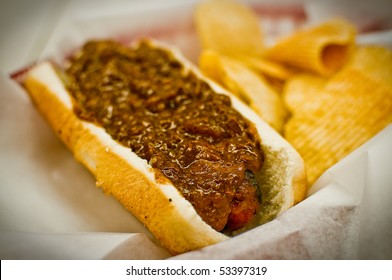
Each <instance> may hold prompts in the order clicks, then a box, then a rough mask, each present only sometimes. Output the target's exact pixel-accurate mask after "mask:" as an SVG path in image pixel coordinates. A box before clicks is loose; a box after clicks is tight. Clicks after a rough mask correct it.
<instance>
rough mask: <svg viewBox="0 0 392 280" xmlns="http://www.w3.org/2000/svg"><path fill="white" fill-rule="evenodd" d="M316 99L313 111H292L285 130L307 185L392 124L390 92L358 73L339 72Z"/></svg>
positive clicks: (314, 99)
mask: <svg viewBox="0 0 392 280" xmlns="http://www.w3.org/2000/svg"><path fill="white" fill-rule="evenodd" d="M317 95H318V98H312V100H311V101H309V103H312V107H311V108H312V110H306V111H305V110H303V109H301V110H298V111H294V113H293V116H292V118H291V119H290V120H289V121H288V123H287V124H286V125H285V130H284V135H285V137H286V139H287V140H288V141H289V142H290V143H291V144H292V145H293V146H294V147H295V148H296V149H297V150H298V152H299V153H300V154H301V156H302V157H303V159H304V161H305V163H306V166H307V171H308V180H309V183H310V184H312V183H313V182H314V181H315V180H316V179H317V178H318V177H319V176H320V175H321V174H322V173H323V172H324V171H325V170H326V169H328V168H329V167H331V166H332V165H333V164H335V163H336V162H338V161H339V160H341V159H342V158H343V157H345V156H346V155H348V154H349V153H350V152H352V151H353V150H355V149H356V148H358V147H359V146H360V145H362V144H363V143H365V142H366V141H367V140H369V139H370V138H371V137H373V136H374V135H375V134H376V133H378V132H379V131H380V130H382V129H383V128H384V127H386V126H387V125H388V124H389V123H391V122H392V91H391V90H390V89H388V88H387V87H384V86H382V85H380V84H379V83H378V82H376V81H374V80H373V79H372V78H370V77H369V76H368V75H366V74H365V73H362V72H361V71H359V70H357V69H353V68H349V69H344V70H343V71H340V72H339V73H338V74H337V75H335V76H334V77H333V78H331V79H330V80H329V81H328V82H327V83H326V84H325V86H324V88H323V89H322V90H321V91H320V92H318V93H317Z"/></svg>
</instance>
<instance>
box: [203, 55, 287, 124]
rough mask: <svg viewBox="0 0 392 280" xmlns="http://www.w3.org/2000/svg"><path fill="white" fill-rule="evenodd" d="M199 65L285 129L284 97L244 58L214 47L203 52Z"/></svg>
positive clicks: (267, 118)
mask: <svg viewBox="0 0 392 280" xmlns="http://www.w3.org/2000/svg"><path fill="white" fill-rule="evenodd" d="M199 66H200V69H201V70H202V71H203V72H204V73H205V74H206V75H207V76H209V77H210V78H212V79H215V81H217V82H218V83H220V84H221V85H222V86H223V87H225V88H227V89H228V90H230V91H231V92H232V93H234V94H236V95H237V96H238V97H239V98H240V99H242V100H243V101H244V102H245V103H247V104H248V105H249V106H250V107H251V108H252V109H254V110H255V111H256V112H257V113H258V114H259V115H260V116H261V117H262V118H263V119H264V120H266V122H267V123H269V124H270V125H271V126H272V127H274V128H275V129H276V130H277V131H281V130H282V127H283V124H284V122H285V119H286V116H287V111H286V109H285V107H284V104H283V100H282V99H281V97H280V95H279V94H278V93H277V92H275V91H274V90H273V89H272V88H271V87H270V86H269V85H268V83H267V82H266V81H265V80H264V79H263V78H262V77H261V76H260V75H258V74H257V73H255V72H253V71H252V70H251V69H249V68H248V67H247V66H246V65H244V64H242V63H241V62H240V61H237V60H235V59H231V58H228V57H226V56H223V55H220V54H218V53H217V52H214V51H211V50H209V51H204V52H203V53H202V54H201V56H200V60H199Z"/></svg>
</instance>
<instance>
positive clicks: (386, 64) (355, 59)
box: [345, 45, 392, 88]
mask: <svg viewBox="0 0 392 280" xmlns="http://www.w3.org/2000/svg"><path fill="white" fill-rule="evenodd" d="M345 68H354V69H357V70H359V71H361V72H363V73H364V74H366V75H367V76H369V77H371V78H372V79H374V80H375V81H377V82H380V83H383V84H384V85H385V86H387V87H389V88H392V52H391V51H390V50H389V49H387V48H384V47H381V46H372V45H369V46H357V47H356V48H355V51H353V54H352V56H351V58H350V59H349V61H348V63H347V64H346V65H345Z"/></svg>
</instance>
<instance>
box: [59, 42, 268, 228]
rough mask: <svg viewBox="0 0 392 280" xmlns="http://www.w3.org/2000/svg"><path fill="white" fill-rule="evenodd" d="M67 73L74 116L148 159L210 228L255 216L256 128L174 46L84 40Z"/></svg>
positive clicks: (259, 156)
mask: <svg viewBox="0 0 392 280" xmlns="http://www.w3.org/2000/svg"><path fill="white" fill-rule="evenodd" d="M66 80H67V87H68V88H69V90H70V92H71V93H72V95H73V98H74V110H75V112H76V114H77V115H78V117H79V118H81V119H83V120H86V121H90V122H94V123H96V124H97V125H100V126H101V127H103V128H104V129H105V130H106V132H107V133H108V134H110V135H111V137H112V138H113V139H115V140H116V141H118V142H119V143H121V144H122V145H124V146H126V147H129V148H130V149H132V151H133V152H135V153H136V154H137V155H138V156H139V157H141V158H143V159H145V160H147V161H148V162H149V164H150V165H151V166H152V167H153V168H154V170H156V174H163V175H164V176H165V177H166V178H167V179H169V180H170V181H171V182H172V183H173V185H174V186H175V187H176V188H177V189H178V190H179V191H180V192H181V193H182V195H183V196H184V197H185V198H186V199H187V200H188V201H190V203H191V204H192V205H193V206H194V208H195V210H196V211H197V213H198V214H199V215H200V217H201V218H202V219H203V220H204V221H205V222H206V223H208V224H209V225H211V226H212V227H213V228H214V229H216V230H218V231H222V230H235V229H238V228H241V227H242V226H244V225H245V224H247V223H248V222H249V221H250V220H251V219H252V217H253V216H254V215H255V213H256V212H257V210H258V207H259V204H260V200H261V198H260V194H259V190H258V185H259V182H258V180H257V178H256V176H255V174H256V173H257V172H259V171H260V169H261V167H262V163H263V152H262V149H261V144H260V139H259V136H258V133H257V130H256V128H255V127H254V125H253V124H252V123H251V122H250V121H249V120H247V119H245V118H244V117H243V116H242V115H241V114H240V113H239V112H237V111H236V110H235V109H234V108H233V107H232V106H231V100H230V98H229V97H228V96H226V95H224V94H218V93H216V92H214V90H212V88H211V87H210V86H209V85H208V84H207V83H206V82H204V81H202V80H201V79H199V78H198V77H197V76H196V75H195V74H194V73H193V72H192V71H189V70H186V69H184V67H183V65H182V64H181V63H180V62H179V61H178V60H177V59H176V58H175V57H174V56H173V55H172V53H170V52H169V51H167V50H164V49H162V48H159V47H155V46H152V44H151V43H149V42H148V41H141V43H140V44H139V45H138V46H137V47H135V48H129V47H127V46H125V45H122V44H120V43H117V42H114V41H89V42H87V43H86V44H85V45H84V47H83V48H82V50H81V51H80V52H78V54H77V55H74V56H73V57H72V58H71V59H70V64H69V66H68V67H67V69H66Z"/></svg>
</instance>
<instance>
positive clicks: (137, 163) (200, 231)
mask: <svg viewBox="0 0 392 280" xmlns="http://www.w3.org/2000/svg"><path fill="white" fill-rule="evenodd" d="M149 43H150V44H151V45H153V46H159V47H160V48H165V49H166V50H168V51H170V52H172V53H173V54H174V56H175V57H176V58H177V59H178V61H180V62H181V63H182V64H183V65H184V66H185V68H186V69H189V70H190V71H193V72H194V73H195V74H196V75H197V76H198V77H199V78H200V79H203V80H204V81H206V82H207V83H209V84H210V86H211V87H212V88H213V89H214V90H215V91H216V92H218V93H224V94H227V95H229V96H230V98H231V100H232V106H233V107H234V108H235V109H237V110H238V111H239V112H240V113H241V114H242V115H243V116H244V117H245V118H247V119H248V120H250V121H251V122H253V123H254V124H255V126H256V128H257V130H258V132H259V134H260V138H261V139H262V149H263V151H264V154H265V162H264V165H263V168H262V171H261V174H258V176H259V178H260V179H261V182H262V183H261V186H260V188H261V192H262V195H263V202H262V204H261V207H260V211H259V213H258V215H257V220H256V221H255V222H254V224H252V225H247V226H246V228H245V229H243V230H246V229H249V228H251V227H254V226H256V225H259V224H262V223H265V222H267V221H269V220H271V219H273V218H275V217H276V216H278V215H279V214H280V213H282V212H283V211H284V210H286V209H288V208H290V207H291V206H293V205H294V204H296V203H298V202H299V201H301V200H302V199H303V198H304V196H305V193H306V175H305V168H304V163H303V161H302V159H301V157H300V156H299V154H298V153H297V152H296V151H295V149H294V148H293V147H292V146H291V145H290V144H289V143H288V142H287V141H285V140H284V139H283V138H282V137H281V136H280V135H279V134H278V133H277V132H276V131H275V130H274V129H272V128H271V127H270V126H269V125H267V124H266V123H265V122H264V121H263V120H262V119H260V117H259V116H258V115H257V114H256V113H254V112H253V111H252V110H251V109H249V107H247V106H246V105H244V104H243V103H242V102H241V101H239V100H238V99H237V98H235V97H234V96H233V95H231V94H230V93H229V92H227V91H225V90H224V89H222V88H220V87H219V86H218V85H216V84H214V83H213V82H212V81H210V80H208V79H207V78H205V77H204V76H203V75H202V74H201V73H200V72H199V71H198V69H196V68H195V67H194V66H193V64H191V63H190V62H188V61H187V60H186V59H185V58H184V57H183V56H182V55H181V54H180V53H179V52H178V51H177V50H175V49H174V48H172V47H170V46H166V45H163V44H161V43H158V42H156V41H149ZM23 85H24V87H25V88H26V89H27V92H28V94H29V95H30V96H31V98H32V100H33V102H34V104H35V106H36V107H37V109H38V110H39V111H40V113H41V114H42V115H43V116H44V117H45V119H46V120H47V122H48V123H49V124H50V126H51V127H52V129H53V130H54V132H55V133H56V134H57V135H58V137H59V138H60V139H61V140H62V141H63V142H64V143H65V144H66V146H67V147H68V148H69V149H70V150H71V151H72V153H73V154H74V156H75V158H76V159H77V160H78V161H80V162H81V163H82V164H83V165H85V166H86V167H87V168H88V169H89V170H90V171H91V173H92V174H93V175H94V176H95V178H96V182H97V186H99V187H101V188H102V189H103V191H104V192H105V193H107V194H110V195H113V196H114V197H115V198H116V199H117V200H118V201H119V202H120V203H121V204H122V205H123V206H124V207H125V208H126V209H127V210H128V211H129V212H131V213H132V214H133V215H135V216H136V217H137V218H138V219H139V220H140V221H141V222H142V223H143V224H144V225H145V226H146V227H147V228H148V229H149V230H150V231H151V232H152V233H153V235H154V236H155V237H156V238H157V240H159V242H160V243H161V245H162V246H163V247H165V248H166V249H167V250H168V251H169V252H171V253H172V254H179V253H183V252H186V251H190V250H194V249H198V248H202V247H204V246H208V245H212V244H215V243H217V242H221V241H224V240H226V239H227V238H229V236H228V235H225V234H223V233H221V232H218V231H216V230H214V229H213V228H212V227H211V226H209V225H208V224H206V223H205V222H204V221H203V220H202V219H201V218H200V216H199V215H198V214H197V213H196V211H195V210H194V208H193V206H192V205H191V203H190V202H188V201H187V200H186V199H184V197H183V196H182V195H181V193H180V192H179V191H178V190H177V189H176V188H175V187H174V186H173V185H172V184H171V183H170V182H169V181H168V180H161V179H159V178H156V176H155V175H154V172H153V169H152V167H151V166H150V165H149V164H148V162H147V161H146V160H144V159H142V158H140V157H138V156H137V155H136V154H135V153H134V152H132V151H131V149H129V148H126V147H124V146H122V145H120V144H119V143H118V142H117V141H115V140H113V139H112V138H111V136H110V135H109V134H107V133H106V132H105V130H104V129H103V128H101V127H98V126H97V125H95V124H93V123H90V122H86V121H83V120H81V119H79V118H78V117H77V116H76V114H75V113H74V111H73V101H72V98H71V95H70V93H69V92H68V91H67V89H66V87H65V86H64V83H63V80H62V78H61V74H60V72H59V71H58V69H57V68H56V66H55V65H54V64H52V63H51V62H49V61H44V62H41V63H39V64H37V65H36V66H35V67H34V68H33V69H31V70H30V71H29V72H28V73H27V74H26V76H25V78H24V80H23Z"/></svg>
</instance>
